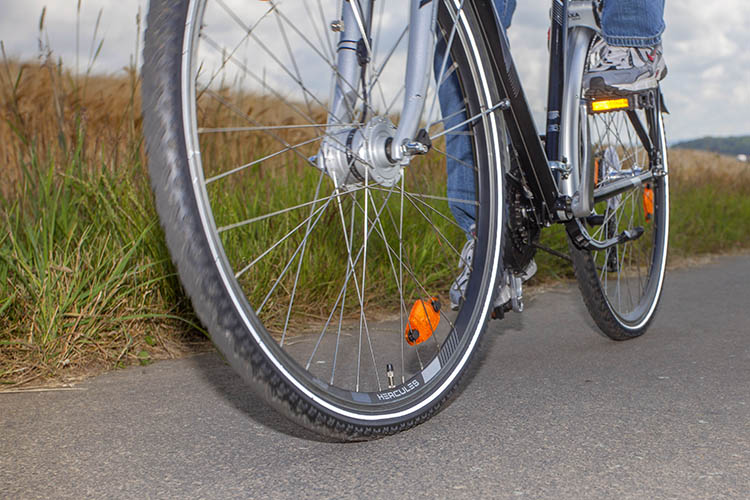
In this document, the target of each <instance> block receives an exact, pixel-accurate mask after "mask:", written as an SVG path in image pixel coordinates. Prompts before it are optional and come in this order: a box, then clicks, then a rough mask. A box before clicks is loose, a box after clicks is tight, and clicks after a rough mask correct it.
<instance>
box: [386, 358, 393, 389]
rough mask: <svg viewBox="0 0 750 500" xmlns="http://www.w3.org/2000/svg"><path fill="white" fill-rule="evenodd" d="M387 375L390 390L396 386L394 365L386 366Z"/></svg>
mask: <svg viewBox="0 0 750 500" xmlns="http://www.w3.org/2000/svg"><path fill="white" fill-rule="evenodd" d="M385 374H386V376H387V377H388V388H389V389H393V388H394V387H396V384H395V383H394V382H393V365H392V364H390V363H388V364H387V365H385Z"/></svg>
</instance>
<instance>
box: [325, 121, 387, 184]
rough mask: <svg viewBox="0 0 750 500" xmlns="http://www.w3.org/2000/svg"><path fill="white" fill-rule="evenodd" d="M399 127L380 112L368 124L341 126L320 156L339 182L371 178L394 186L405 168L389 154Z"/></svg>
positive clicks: (377, 182)
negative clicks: (402, 168)
mask: <svg viewBox="0 0 750 500" xmlns="http://www.w3.org/2000/svg"><path fill="white" fill-rule="evenodd" d="M395 134H396V127H395V126H394V125H393V123H391V121H390V120H389V119H388V118H386V117H384V116H378V117H375V118H373V119H372V120H370V121H369V122H368V123H367V124H366V125H365V126H364V127H361V128H356V129H348V130H341V131H339V132H335V133H334V134H333V135H332V136H330V137H328V138H326V139H325V140H324V141H323V144H322V145H321V148H320V154H319V155H318V158H322V159H323V164H322V165H319V166H321V167H323V169H324V171H325V172H327V173H328V175H330V176H331V177H332V178H333V179H334V182H335V183H336V185H338V186H345V185H356V184H361V183H364V182H365V181H367V182H368V183H376V184H380V185H382V186H385V187H393V186H395V185H396V183H398V180H399V179H400V178H401V169H400V168H399V165H398V163H396V162H394V161H393V160H392V159H391V157H390V154H389V151H390V148H391V143H392V141H393V136H394V135H395Z"/></svg>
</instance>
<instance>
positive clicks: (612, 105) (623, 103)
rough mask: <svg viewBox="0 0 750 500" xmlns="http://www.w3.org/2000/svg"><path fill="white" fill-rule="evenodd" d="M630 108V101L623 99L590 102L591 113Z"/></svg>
mask: <svg viewBox="0 0 750 500" xmlns="http://www.w3.org/2000/svg"><path fill="white" fill-rule="evenodd" d="M628 108H630V99H628V98H627V97H623V98H621V99H603V100H601V101H591V112H592V113H601V112H602V111H615V110H618V109H628Z"/></svg>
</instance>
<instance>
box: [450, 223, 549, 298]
mask: <svg viewBox="0 0 750 500" xmlns="http://www.w3.org/2000/svg"><path fill="white" fill-rule="evenodd" d="M473 232H474V230H473V228H472V234H473ZM475 243H476V238H474V237H473V236H472V237H471V238H470V239H469V240H467V241H466V243H465V244H464V247H463V249H462V250H461V258H460V260H459V262H458V268H459V269H461V272H460V273H459V275H458V276H457V277H456V279H455V280H453V284H452V285H451V289H450V292H449V296H450V300H451V309H453V310H454V311H455V310H456V309H458V306H459V305H460V304H461V302H462V301H463V300H464V298H465V293H466V285H467V284H468V283H469V277H470V276H471V265H472V261H473V259H474V246H475ZM536 269H537V267H536V262H535V261H534V259H531V262H529V265H528V266H526V270H525V271H524V273H523V274H522V275H521V276H520V278H521V279H522V280H523V281H528V280H529V279H530V278H531V277H532V276H534V274H536ZM502 281H503V283H502V285H501V286H500V287H499V292H498V294H497V297H496V298H495V304H494V307H496V308H497V307H500V306H502V305H504V304H506V303H508V302H510V300H511V290H510V285H509V284H508V283H506V282H505V280H502Z"/></svg>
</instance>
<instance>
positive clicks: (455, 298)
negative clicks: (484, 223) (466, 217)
mask: <svg viewBox="0 0 750 500" xmlns="http://www.w3.org/2000/svg"><path fill="white" fill-rule="evenodd" d="M473 232H474V230H473V228H472V233H473ZM475 245H476V239H475V238H474V237H471V238H469V239H468V240H467V241H466V243H465V244H464V248H463V249H462V250H461V259H460V260H459V261H458V268H459V269H461V272H460V273H459V275H458V276H457V277H456V279H455V280H453V284H452V285H451V289H450V292H449V293H448V295H450V299H451V309H453V310H454V311H455V310H456V309H458V306H459V305H460V304H461V302H462V301H463V299H464V293H465V292H466V284H467V283H468V282H469V276H471V261H472V260H473V259H474V246H475Z"/></svg>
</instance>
